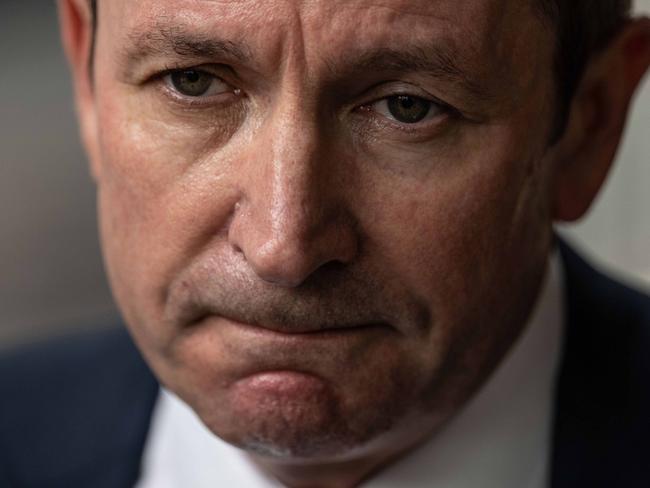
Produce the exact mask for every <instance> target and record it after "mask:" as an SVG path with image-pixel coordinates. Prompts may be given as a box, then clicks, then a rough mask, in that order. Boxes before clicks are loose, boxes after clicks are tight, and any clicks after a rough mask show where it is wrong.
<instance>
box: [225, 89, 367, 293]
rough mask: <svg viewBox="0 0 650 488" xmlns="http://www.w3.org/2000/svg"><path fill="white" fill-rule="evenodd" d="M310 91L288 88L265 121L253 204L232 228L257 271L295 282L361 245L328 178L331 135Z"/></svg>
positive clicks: (251, 189) (250, 193) (256, 154)
mask: <svg viewBox="0 0 650 488" xmlns="http://www.w3.org/2000/svg"><path fill="white" fill-rule="evenodd" d="M305 98H306V97H305V96H304V95H300V92H299V91H291V92H290V93H285V94H284V95H283V96H282V97H280V99H281V101H278V102H277V103H276V105H275V106H274V107H273V109H272V110H271V112H270V114H269V116H268V117H267V118H266V120H265V122H264V125H263V127H261V128H260V132H259V136H260V137H258V138H257V143H256V144H255V149H254V151H253V152H252V153H251V157H252V160H251V161H250V162H249V167H252V168H253V172H254V175H253V177H252V178H251V179H250V180H249V183H248V188H246V191H245V194H246V198H247V202H246V206H247V207H248V208H247V210H246V211H245V212H241V215H239V216H236V217H235V219H234V221H233V224H232V225H231V230H230V239H231V241H232V242H233V244H234V245H235V246H236V247H238V248H239V249H240V250H241V252H242V253H243V255H244V257H245V259H246V261H247V262H248V264H249V266H250V267H251V268H252V269H253V271H254V272H255V273H256V274H257V275H258V276H260V277H261V278H262V279H264V280H266V281H269V282H273V283H276V284H277V283H279V284H283V285H290V286H297V285H298V284H300V283H301V282H302V281H304V280H305V279H306V278H307V277H308V276H309V275H310V274H311V273H312V272H313V271H314V270H316V269H318V268H319V267H320V266H322V265H323V264H325V263H327V262H330V261H339V262H348V261H349V260H350V259H351V257H352V256H353V255H354V253H355V252H356V243H355V237H354V235H353V233H352V232H351V227H350V226H349V224H348V221H349V219H347V218H345V217H344V214H345V211H344V210H343V207H344V202H343V201H342V199H341V195H340V194H339V192H338V189H336V188H334V186H333V185H332V186H331V185H328V184H327V182H328V181H329V180H330V179H331V178H332V177H333V175H332V174H331V171H332V169H333V168H331V167H330V166H331V165H330V164H329V163H330V159H331V157H332V155H331V154H329V151H328V149H327V148H328V142H327V136H326V134H325V133H324V131H323V129H322V125H321V124H319V120H318V115H317V110H316V107H315V103H314V102H311V103H310V102H307V103H305V102H304V99H305ZM310 98H311V99H312V100H313V99H314V97H310ZM334 171H335V170H334Z"/></svg>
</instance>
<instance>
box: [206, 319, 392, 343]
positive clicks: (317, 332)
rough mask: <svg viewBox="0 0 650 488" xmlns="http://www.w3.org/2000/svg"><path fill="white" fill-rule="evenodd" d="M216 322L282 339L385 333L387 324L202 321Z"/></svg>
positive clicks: (226, 326)
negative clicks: (381, 331) (380, 331)
mask: <svg viewBox="0 0 650 488" xmlns="http://www.w3.org/2000/svg"><path fill="white" fill-rule="evenodd" d="M212 320H216V321H217V322H219V324H220V326H221V327H225V328H230V329H238V330H240V331H241V332H245V333H248V334H255V335H259V336H266V337H277V338H283V339H291V338H294V339H327V338H330V339H334V338H336V337H345V336H349V335H354V334H361V333H370V332H376V331H379V330H383V331H386V330H387V329H390V328H391V327H390V326H389V325H388V324H387V323H382V322H372V323H358V324H327V325H325V324H286V323H259V322H251V321H244V320H238V319H233V318H229V317H224V316H206V317H205V318H204V319H203V321H212Z"/></svg>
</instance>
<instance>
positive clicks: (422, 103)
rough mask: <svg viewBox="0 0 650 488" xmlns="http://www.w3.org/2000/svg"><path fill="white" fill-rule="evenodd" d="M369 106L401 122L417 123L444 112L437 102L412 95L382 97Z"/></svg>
mask: <svg viewBox="0 0 650 488" xmlns="http://www.w3.org/2000/svg"><path fill="white" fill-rule="evenodd" d="M371 108H372V109H373V110H374V111H375V112H377V113H379V114H381V115H383V116H384V117H387V118H389V119H392V120H395V121H397V122H400V123H403V124H417V123H418V122H422V121H423V120H429V119H432V118H435V117H437V116H438V115H440V114H442V113H443V112H444V109H443V107H441V106H440V105H439V104H436V103H435V102H432V101H430V100H426V99H424V98H421V97H416V96H413V95H393V96H390V97H386V98H382V99H381V100H377V101H376V102H375V103H373V104H372V105H371Z"/></svg>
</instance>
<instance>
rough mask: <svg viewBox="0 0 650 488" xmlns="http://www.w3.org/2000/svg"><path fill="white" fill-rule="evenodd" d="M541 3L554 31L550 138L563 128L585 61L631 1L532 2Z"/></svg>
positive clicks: (621, 20)
mask: <svg viewBox="0 0 650 488" xmlns="http://www.w3.org/2000/svg"><path fill="white" fill-rule="evenodd" d="M534 1H539V2H541V7H542V9H543V11H544V13H545V14H546V16H547V17H548V18H549V19H550V20H551V22H552V25H553V26H554V29H555V32H556V43H555V78H556V93H557V103H556V106H557V109H556V120H555V134H554V138H557V137H559V136H561V135H562V133H563V132H564V129H565V127H566V123H567V118H568V112H569V108H570V106H571V100H572V99H573V97H574V95H575V92H576V90H577V88H578V85H579V83H580V81H581V79H582V77H583V75H584V70H585V67H586V66H587V63H588V62H589V60H590V59H591V58H592V57H593V56H594V55H595V54H597V53H598V52H599V51H600V50H601V49H603V48H604V47H605V46H606V45H607V44H608V43H609V42H610V41H611V40H612V38H613V37H614V36H615V35H616V34H617V33H618V32H619V30H620V29H621V27H622V26H623V25H624V24H625V22H626V20H627V19H629V16H630V11H631V9H632V0H534Z"/></svg>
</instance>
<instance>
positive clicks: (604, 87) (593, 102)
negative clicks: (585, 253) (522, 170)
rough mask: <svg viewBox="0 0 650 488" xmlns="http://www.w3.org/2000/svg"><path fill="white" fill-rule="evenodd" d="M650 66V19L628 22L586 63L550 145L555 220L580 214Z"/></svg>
mask: <svg viewBox="0 0 650 488" xmlns="http://www.w3.org/2000/svg"><path fill="white" fill-rule="evenodd" d="M649 65H650V21H649V20H648V19H645V18H644V19H637V20H632V21H629V22H628V23H627V24H626V25H625V26H624V27H623V29H622V30H621V32H620V33H619V35H618V36H617V37H616V38H615V39H614V40H613V41H612V42H611V43H610V44H609V45H608V47H607V48H605V49H604V50H603V51H601V52H600V53H599V54H598V55H596V56H595V57H594V58H593V59H592V60H591V62H590V63H589V64H588V66H587V68H586V70H585V73H584V76H583V78H582V81H581V83H580V86H579V88H578V91H577V93H576V95H575V96H574V99H573V102H572V105H571V109H570V112H569V120H568V124H567V129H566V131H565V133H564V135H563V136H562V138H561V139H560V140H559V141H558V143H557V144H556V145H555V147H554V148H553V149H552V157H553V165H554V170H555V175H554V176H555V177H554V182H553V184H554V186H553V189H552V191H553V195H552V200H553V203H554V208H553V214H554V218H555V219H556V220H560V221H574V220H577V219H579V218H580V217H582V216H583V215H584V214H585V213H586V212H587V210H588V209H589V207H590V206H591V204H592V202H593V200H594V199H595V197H596V195H597V194H598V192H599V190H600V188H601V187H602V185H603V183H604V181H605V179H606V177H607V174H608V173H609V169H610V167H611V165H612V162H613V160H614V158H615V156H616V153H617V150H618V147H619V144H620V141H621V137H622V134H623V130H624V128H625V122H626V118H627V113H628V108H629V105H630V102H631V100H632V98H633V96H634V93H635V91H636V88H637V86H638V84H639V82H640V81H641V79H642V78H643V76H644V74H645V72H646V71H647V69H648V66H649Z"/></svg>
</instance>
